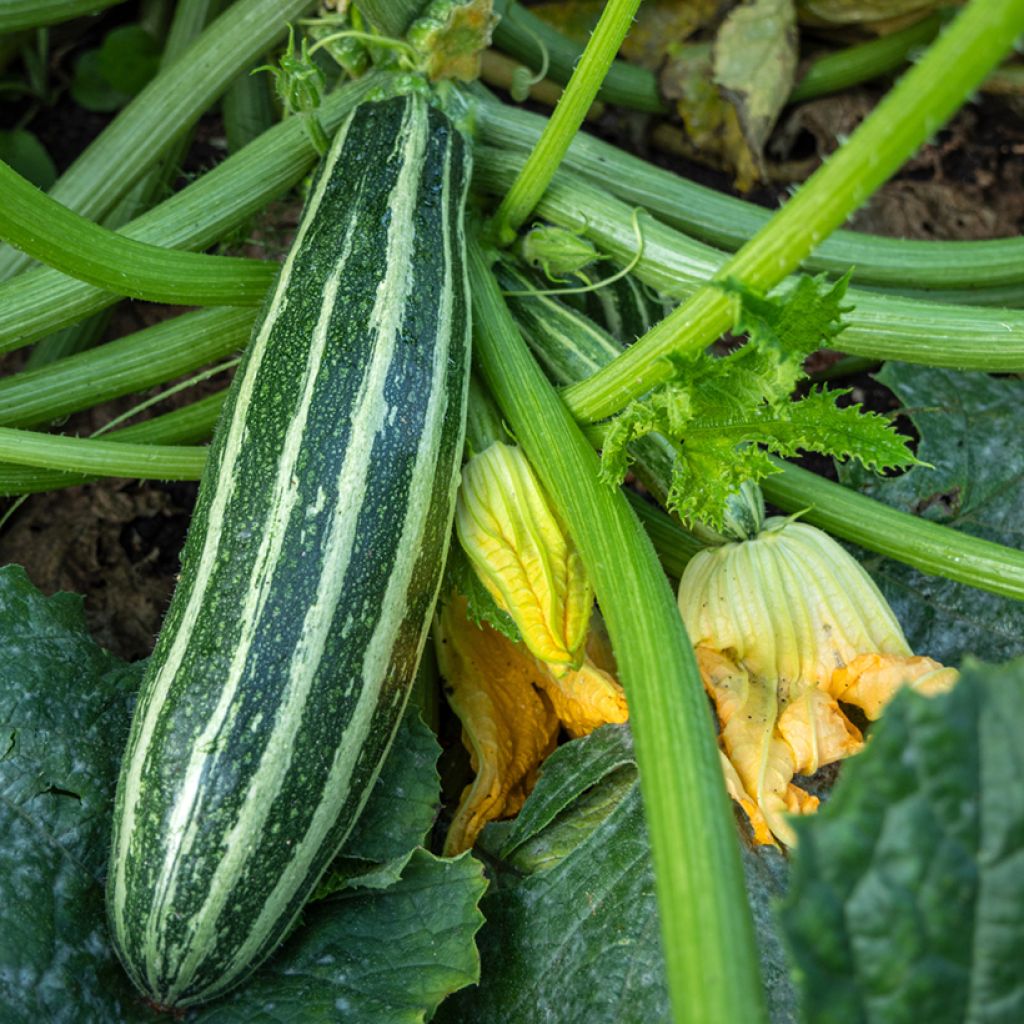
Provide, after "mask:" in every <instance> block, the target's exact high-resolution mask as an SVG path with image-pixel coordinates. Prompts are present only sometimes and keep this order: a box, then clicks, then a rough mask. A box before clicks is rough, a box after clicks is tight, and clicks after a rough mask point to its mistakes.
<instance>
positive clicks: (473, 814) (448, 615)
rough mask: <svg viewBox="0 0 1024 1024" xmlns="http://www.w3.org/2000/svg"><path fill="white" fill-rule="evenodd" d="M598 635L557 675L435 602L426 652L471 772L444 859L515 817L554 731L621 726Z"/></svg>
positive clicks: (616, 691) (453, 607)
mask: <svg viewBox="0 0 1024 1024" xmlns="http://www.w3.org/2000/svg"><path fill="white" fill-rule="evenodd" d="M595 633H596V631H595ZM600 639H601V638H600V636H599V635H596V636H595V641H594V643H589V642H588V645H587V654H586V656H585V658H584V661H583V664H582V665H581V667H580V669H578V670H570V671H566V672H562V673H561V674H560V675H559V676H557V677H556V676H555V675H553V674H552V673H551V672H550V671H549V670H548V668H547V667H546V666H545V664H544V663H543V662H541V661H539V660H538V659H537V658H535V657H534V656H533V654H531V653H530V651H529V650H528V649H527V647H526V646H525V645H524V644H521V643H513V642H512V641H511V640H508V639H507V638H506V637H504V636H502V635H501V634H500V633H499V632H497V630H494V629H492V628H491V627H490V626H488V625H486V624H481V625H480V626H477V625H476V624H475V623H473V622H470V620H469V619H468V618H467V616H466V599H465V598H464V597H462V596H461V595H452V596H451V598H450V600H448V601H446V602H444V603H443V607H442V608H441V610H440V611H439V613H438V614H437V616H436V617H435V620H434V646H435V650H436V651H437V659H438V665H439V667H440V670H441V674H442V675H443V676H444V678H445V683H446V685H445V693H446V694H447V696H448V703H449V704H450V705H451V707H452V709H453V710H454V711H455V713H456V714H457V715H458V716H459V720H460V721H461V722H462V740H463V743H464V744H465V746H466V748H467V749H468V751H469V757H470V765H471V767H472V769H473V771H474V772H475V773H476V774H475V778H474V779H473V781H472V782H471V783H470V784H469V785H468V786H467V787H466V789H465V790H464V791H463V793H462V797H461V799H460V801H459V806H458V809H457V810H456V812H455V816H454V818H453V820H452V824H451V828H450V829H449V831H448V836H447V838H446V840H445V846H444V852H445V854H446V855H447V856H454V855H455V854H458V853H461V852H462V851H463V850H467V849H469V848H470V847H471V846H472V845H473V844H474V843H475V842H476V838H477V836H478V835H479V834H480V831H481V829H483V827H484V825H486V824H487V822H489V821H494V820H496V819H499V818H508V817H511V816H512V815H514V814H516V813H518V812H519V810H520V808H521V807H522V805H523V802H524V801H525V800H526V797H527V796H528V795H529V793H530V790H531V789H532V788H533V785H534V783H535V782H536V780H537V774H538V770H539V767H540V765H541V762H542V761H543V760H544V758H546V757H547V756H548V754H550V753H551V751H552V750H554V748H555V745H556V743H557V741H558V735H559V732H560V730H561V729H562V728H565V730H566V731H567V732H568V733H569V735H570V736H583V735H586V734H587V733H589V732H592V731H593V730H594V729H596V728H597V727H598V726H599V725H604V724H606V723H608V722H624V721H625V720H626V718H627V716H628V711H627V709H626V700H625V695H624V694H623V692H622V688H621V687H620V686H619V684H618V683H617V682H616V680H615V678H614V676H613V675H612V671H614V666H613V665H611V664H609V661H608V654H607V653H606V652H605V651H604V649H603V647H602V645H601V643H600ZM609 669H611V671H609Z"/></svg>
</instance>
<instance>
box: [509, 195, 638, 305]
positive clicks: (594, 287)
mask: <svg viewBox="0 0 1024 1024" xmlns="http://www.w3.org/2000/svg"><path fill="white" fill-rule="evenodd" d="M646 212H647V211H646V210H644V209H643V208H642V207H640V206H636V207H634V208H633V216H632V223H633V234H634V236H635V237H636V252H635V253H634V254H633V258H632V259H631V260H630V261H629V263H627V264H626V266H624V267H623V268H622V269H621V270H619V271H617V272H616V273H614V274H612V276H611V277H606V278H604V279H603V280H601V281H596V282H594V283H593V284H586V285H580V286H579V287H577V288H527V289H525V290H523V291H503V292H502V293H501V294H502V295H507V296H511V297H513V298H520V297H524V298H527V297H529V296H531V295H580V294H582V293H584V292H596V291H598V289H600V288H605V287H607V286H608V285H610V284H614V283H615V282H616V281H619V280H621V279H622V278H624V277H625V276H626V275H627V274H628V273H630V271H632V270H633V268H634V267H635V266H636V265H637V264H638V263H639V262H640V261H641V260H642V259H643V258H644V235H643V229H642V228H641V227H640V214H641V213H646Z"/></svg>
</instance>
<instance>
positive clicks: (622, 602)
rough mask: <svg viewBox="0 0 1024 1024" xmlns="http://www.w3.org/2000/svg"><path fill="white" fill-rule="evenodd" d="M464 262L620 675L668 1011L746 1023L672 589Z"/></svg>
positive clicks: (501, 380) (715, 773)
mask: <svg viewBox="0 0 1024 1024" xmlns="http://www.w3.org/2000/svg"><path fill="white" fill-rule="evenodd" d="M469 265H470V283H471V294H472V296H473V324H474V355H475V358H476V359H477V361H478V365H479V367H480V369H481V370H482V373H483V376H484V378H485V379H486V382H487V384H488V386H489V388H490V391H491V394H493V395H494V397H495V399H496V400H497V402H498V404H499V406H500V407H501V410H502V412H503V413H504V415H505V417H506V419H507V420H508V422H509V425H510V427H511V429H512V431H513V432H514V434H515V437H516V440H517V441H518V443H519V444H520V445H521V446H522V447H523V449H524V450H525V452H526V454H527V456H528V458H529V459H530V463H531V464H532V466H533V467H534V469H535V470H536V471H537V474H538V476H539V477H540V480H541V483H542V484H543V485H544V489H545V491H546V492H547V494H548V495H549V496H550V497H551V500H552V502H553V504H554V505H555V507H556V510H557V511H558V513H559V515H560V516H561V517H562V519H563V520H564V522H565V523H566V524H567V525H568V528H569V531H570V533H571V534H572V538H573V540H574V542H575V543H576V546H577V548H578V549H579V552H580V556H581V558H582V559H583V564H584V566H585V568H586V570H587V574H588V575H589V577H590V579H591V581H592V583H593V584H594V590H595V591H596V593H597V599H598V602H599V603H600V605H601V610H602V613H603V614H604V617H605V621H606V622H607V624H608V630H609V633H610V635H611V639H612V645H613V647H614V649H615V657H616V661H617V663H618V666H619V671H620V675H621V678H622V681H623V684H624V686H625V688H626V695H627V698H628V700H629V708H630V723H631V726H632V730H633V736H634V739H635V741H636V750H637V761H638V763H639V768H640V784H641V788H642V791H643V797H644V809H645V813H646V818H647V824H648V830H649V833H650V840H651V851H652V856H653V859H654V868H655V881H656V885H657V891H658V904H659V910H660V918H661V930H662V939H663V948H664V953H665V962H666V971H667V975H668V984H669V992H670V994H671V998H672V1006H673V1013H674V1019H675V1021H676V1022H677V1024H683V1022H693V1024H698V1022H699V1024H708V1022H710V1021H722V1022H726V1021H743V1022H744V1024H757V1022H759V1021H764V1020H766V1014H765V1008H764V1002H763V996H762V992H761V982H760V977H759V972H758V958H757V952H756V947H755V944H754V932H753V925H752V922H751V918H750V910H749V907H748V906H747V901H746V891H745V888H744V883H743V871H742V867H741V864H740V857H739V847H738V837H737V833H736V826H735V823H734V821H733V818H732V813H731V810H730V808H729V803H728V799H727V797H726V794H725V787H724V785H723V780H722V771H721V767H720V765H719V759H718V749H717V747H716V745H715V732H714V726H713V724H712V721H711V717H710V713H709V709H708V704H707V700H706V698H705V697H704V691H703V686H702V684H701V680H700V675H699V673H698V671H697V666H696V663H695V661H694V657H693V651H692V649H691V647H690V643H689V641H688V640H687V638H686V633H685V631H684V630H683V626H682V621H681V619H680V617H679V613H678V611H677V609H676V603H675V598H674V596H673V594H672V591H671V589H670V588H669V586H668V583H667V581H666V579H665V575H664V573H663V572H662V570H661V567H660V565H659V563H658V560H657V557H656V555H655V553H654V549H653V548H652V546H651V542H650V540H648V538H647V535H646V534H645V533H644V531H643V528H642V527H641V525H640V523H639V521H638V520H637V518H636V516H635V515H634V514H633V513H632V512H631V510H630V508H629V505H628V504H627V502H626V499H625V497H624V496H623V494H622V492H621V491H619V490H616V489H613V488H609V487H606V486H604V485H603V484H601V483H600V482H599V481H598V477H597V456H596V455H595V454H594V452H593V450H592V448H591V447H590V445H589V444H588V442H587V441H586V439H585V438H584V437H583V435H582V434H581V433H580V431H579V429H578V427H577V426H576V425H575V424H574V423H573V421H572V418H571V417H570V415H569V413H568V410H567V409H566V408H565V406H564V405H563V404H562V403H561V402H559V401H558V398H557V396H556V395H555V393H554V391H553V390H552V388H551V386H550V385H549V384H548V383H547V381H546V380H545V379H544V375H543V374H542V372H541V370H540V368H539V367H538V366H537V364H536V362H534V360H533V359H532V357H531V356H530V354H529V351H528V350H527V348H526V344H525V342H524V341H523V340H522V338H521V337H520V335H519V333H518V332H517V330H516V328H515V324H514V323H513V321H512V318H511V315H510V314H509V312H508V309H507V307H506V306H505V303H504V301H503V300H502V297H501V292H500V290H499V288H498V285H497V282H496V281H495V280H494V277H493V275H492V274H491V272H490V270H489V268H488V266H487V262H486V258H485V256H484V254H483V253H482V251H481V250H480V248H479V246H478V245H476V244H475V243H472V244H471V246H470V256H469ZM641 609H642V614H640V610H641Z"/></svg>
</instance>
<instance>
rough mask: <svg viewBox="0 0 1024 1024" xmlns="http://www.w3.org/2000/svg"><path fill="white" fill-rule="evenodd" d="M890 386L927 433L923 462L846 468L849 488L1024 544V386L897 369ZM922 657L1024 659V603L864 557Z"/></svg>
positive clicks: (887, 370)
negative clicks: (881, 468)
mask: <svg viewBox="0 0 1024 1024" xmlns="http://www.w3.org/2000/svg"><path fill="white" fill-rule="evenodd" d="M878 380H879V381H881V383H883V384H885V385H886V386H887V387H888V388H891V389H892V391H893V392H895V394H896V396H897V397H898V398H899V399H900V401H901V403H902V404H903V406H904V407H905V410H906V412H907V414H908V415H909V417H910V419H911V420H912V421H913V423H914V426H915V427H916V428H917V430H918V432H919V433H920V435H921V443H920V446H919V448H918V452H917V454H918V457H919V458H920V459H921V460H922V461H923V462H927V463H931V466H933V467H934V468H929V467H928V466H915V467H914V468H913V469H911V470H909V471H908V472H907V473H904V474H903V475H902V476H899V477H894V478H892V479H884V478H881V477H877V476H874V475H873V474H869V473H866V472H864V471H863V470H861V469H859V468H858V467H856V466H849V467H841V469H840V474H841V477H842V478H843V480H844V481H845V482H848V483H851V484H853V485H854V486H857V487H858V488H859V489H860V490H862V491H863V492H864V493H866V494H870V495H871V496H872V497H875V498H878V499H880V500H881V501H884V502H887V503H888V504H890V505H894V506H895V507H897V508H900V509H903V510H904V511H907V512H913V513H915V514H917V515H921V516H924V517H925V518H928V519H933V520H935V521H937V522H942V523H946V524H948V525H950V526H953V527H955V528H956V529H958V530H962V531H963V532H964V533H969V534H972V535H974V536H977V537H984V538H985V539H986V540H994V541H998V542H1000V543H1002V544H1008V545H1010V546H1011V547H1018V548H1020V547H1024V518H1022V516H1021V511H1020V510H1021V509H1022V508H1024V446H1022V445H1021V444H1020V443H1019V439H1020V438H1021V437H1022V436H1024V403H1022V402H1021V384H1020V381H1019V380H1015V379H1006V378H996V377H990V376H988V375H987V374H984V373H955V372H953V371H952V370H941V369H935V368H931V367H924V366H908V365H905V364H902V363H888V364H886V366H885V367H884V368H883V369H882V371H881V372H880V373H879V374H878ZM862 560H863V563H864V566H865V568H867V569H868V571H869V572H870V573H871V574H872V575H873V576H874V577H875V580H876V581H877V582H878V584H879V586H880V587H881V588H882V591H883V592H884V593H885V596H886V597H887V598H888V599H889V601H890V603H891V604H892V606H893V608H894V609H895V611H896V614H897V616H898V617H899V619H900V622H901V623H902V624H903V627H904V629H905V630H906V633H907V638H908V639H909V640H910V643H911V645H912V646H913V647H914V650H915V651H918V652H920V653H922V654H928V655H931V656H932V657H934V658H938V659H939V660H940V661H943V662H945V663H947V664H958V663H959V662H960V660H961V658H962V657H963V655H964V654H967V653H970V654H975V655H978V656H980V657H983V658H987V659H989V660H991V661H1002V660H1004V659H1006V658H1010V657H1013V656H1015V655H1017V654H1020V653H1021V650H1022V647H1024V643H1022V637H1024V602H1020V601H1014V600H1011V599H1009V598H1004V597H999V596H997V595H995V594H988V593H985V592H984V591H980V590H975V589H974V588H973V587H969V586H966V585H965V584H962V583H953V582H951V581H950V580H945V579H942V578H941V577H938V576H928V575H926V574H924V573H921V572H918V571H917V570H915V569H910V568H908V567H907V566H905V565H903V564H902V563H900V562H894V561H891V560H889V559H885V558H882V557H881V556H878V555H867V554H864V555H862Z"/></svg>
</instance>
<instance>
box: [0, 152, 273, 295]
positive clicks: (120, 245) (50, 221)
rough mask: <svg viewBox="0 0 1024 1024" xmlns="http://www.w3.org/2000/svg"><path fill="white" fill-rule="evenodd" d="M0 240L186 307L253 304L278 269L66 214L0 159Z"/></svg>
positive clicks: (91, 279) (107, 283)
mask: <svg viewBox="0 0 1024 1024" xmlns="http://www.w3.org/2000/svg"><path fill="white" fill-rule="evenodd" d="M0 193H2V194H3V197H4V202H3V206H0V238H3V239H5V240H6V241H8V242H11V243H12V244H13V245H16V246H17V247H18V248H19V249H21V250H23V251H24V252H26V253H28V254H29V255H30V256H33V257H35V258H36V259H38V260H39V261H40V262H42V263H45V264H46V265H47V266H50V267H53V268H55V269H56V270H61V271H63V272H64V273H66V274H68V275H70V276H71V277H75V278H78V279H79V280H82V281H87V282H88V283H89V284H93V285H96V286H97V287H99V288H107V289H110V290H111V291H115V292H118V293H119V294H121V295H129V296H131V297H132V298H136V299H150V300H152V301H154V302H182V303H186V304H188V305H193V306H216V305H228V304H231V305H238V306H252V305H256V304H257V303H259V302H261V301H262V300H263V295H264V294H265V292H266V290H267V288H269V287H270V283H271V281H273V279H274V277H275V275H276V274H277V270H278V268H277V264H275V263H271V262H268V261H265V260H249V259H239V258H237V257H231V256H206V255H203V254H201V253H193V252H178V251H176V250H174V249H161V248H159V247H158V246H155V245H148V244H147V243H145V242H137V241H135V240H134V239H131V238H126V237H125V236H124V235H120V234H117V233H116V232H113V231H108V230H107V229H106V228H103V227H100V225H99V224H94V223H93V222H92V221H89V220H86V219H85V218H84V217H81V216H79V215H78V214H77V213H73V212H72V211H71V210H69V209H67V208H66V207H64V206H61V204H60V203H58V202H55V201H54V200H53V199H51V198H50V197H49V196H48V195H47V194H46V193H45V192H41V191H40V190H39V189H37V188H36V187H35V186H34V185H32V184H31V183H30V182H28V181H26V180H25V179H24V178H23V177H22V176H21V175H20V174H18V173H17V171H14V170H12V169H11V168H10V167H8V166H7V164H5V163H3V162H2V161H0Z"/></svg>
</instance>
